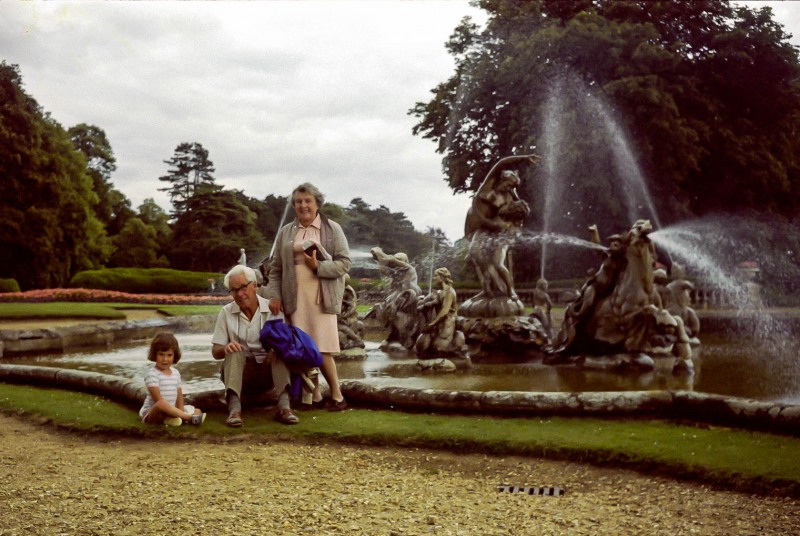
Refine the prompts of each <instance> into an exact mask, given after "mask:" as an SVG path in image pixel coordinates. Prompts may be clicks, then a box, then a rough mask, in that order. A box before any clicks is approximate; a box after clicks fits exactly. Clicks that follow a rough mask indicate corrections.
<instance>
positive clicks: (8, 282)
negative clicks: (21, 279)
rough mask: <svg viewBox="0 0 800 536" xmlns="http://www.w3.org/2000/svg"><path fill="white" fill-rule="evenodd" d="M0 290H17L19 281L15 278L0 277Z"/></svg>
mask: <svg viewBox="0 0 800 536" xmlns="http://www.w3.org/2000/svg"><path fill="white" fill-rule="evenodd" d="M1 292H19V283H17V280H16V279H0V293H1Z"/></svg>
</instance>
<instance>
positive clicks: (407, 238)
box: [322, 197, 431, 259]
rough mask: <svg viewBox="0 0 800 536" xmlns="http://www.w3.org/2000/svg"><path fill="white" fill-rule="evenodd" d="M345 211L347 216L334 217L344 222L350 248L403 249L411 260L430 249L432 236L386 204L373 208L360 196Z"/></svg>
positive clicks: (326, 209) (326, 206)
mask: <svg viewBox="0 0 800 536" xmlns="http://www.w3.org/2000/svg"><path fill="white" fill-rule="evenodd" d="M329 209H330V207H329V206H328V205H327V204H326V205H325V207H323V209H322V211H323V212H325V213H326V214H329V212H326V211H328V210H329ZM345 212H346V214H347V217H346V218H343V219H342V220H339V219H337V218H334V219H336V221H339V222H340V223H341V225H342V228H343V230H344V232H345V235H347V240H348V242H349V243H350V246H351V248H352V247H354V246H355V247H358V246H361V247H363V248H365V249H369V248H372V247H375V246H379V247H381V248H383V250H384V251H386V252H398V251H402V252H404V253H406V254H407V255H408V256H409V258H410V259H414V258H415V257H417V256H421V255H426V254H428V252H429V251H430V248H431V239H430V237H429V236H427V235H425V234H423V233H420V232H418V231H416V230H415V229H414V226H413V225H412V223H411V222H410V221H408V219H407V218H406V216H405V214H403V213H402V212H392V211H390V210H389V209H388V208H387V207H385V206H383V205H381V206H380V207H378V208H377V209H373V208H372V207H370V205H369V204H367V203H366V202H365V201H364V200H363V199H361V198H360V197H357V198H355V199H353V200H352V201H350V206H349V207H347V208H346V209H345ZM330 215H331V217H333V215H332V214H330Z"/></svg>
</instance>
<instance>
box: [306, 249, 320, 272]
mask: <svg viewBox="0 0 800 536" xmlns="http://www.w3.org/2000/svg"><path fill="white" fill-rule="evenodd" d="M303 257H305V261H306V266H308V267H309V268H310V269H311V270H313V272H314V273H315V274H316V273H317V267H318V266H319V263H318V262H317V250H316V249H315V250H314V251H312V252H311V255H308V254H306V252H303Z"/></svg>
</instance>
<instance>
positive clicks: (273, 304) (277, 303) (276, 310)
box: [269, 298, 283, 315]
mask: <svg viewBox="0 0 800 536" xmlns="http://www.w3.org/2000/svg"><path fill="white" fill-rule="evenodd" d="M282 309H283V302H282V301H281V300H279V299H277V298H273V299H271V300H269V310H270V312H271V313H272V314H274V315H279V314H280V313H281V310H282Z"/></svg>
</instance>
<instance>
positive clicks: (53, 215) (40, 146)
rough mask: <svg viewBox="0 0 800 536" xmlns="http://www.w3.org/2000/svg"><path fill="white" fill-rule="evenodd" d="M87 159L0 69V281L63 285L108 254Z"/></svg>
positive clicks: (12, 70)
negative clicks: (2, 279)
mask: <svg viewBox="0 0 800 536" xmlns="http://www.w3.org/2000/svg"><path fill="white" fill-rule="evenodd" d="M97 203H98V196H97V194H96V193H95V191H94V189H93V182H92V177H90V175H89V174H88V173H87V162H86V158H85V157H84V156H83V155H82V153H80V152H79V151H77V150H75V149H74V147H73V144H72V141H71V139H70V137H69V135H68V133H67V132H66V131H65V130H64V129H63V128H62V127H61V125H59V124H58V123H57V122H56V121H55V120H54V119H53V118H51V117H50V116H49V115H48V114H46V113H44V112H43V111H42V109H41V107H40V106H39V104H38V103H37V102H36V101H35V100H34V99H33V98H32V97H31V96H29V95H28V94H27V93H26V92H25V90H24V89H23V84H22V77H21V75H20V73H19V69H18V67H17V66H16V65H8V64H7V63H6V62H4V61H3V62H0V278H14V279H16V280H17V282H18V283H19V284H20V287H21V288H22V289H23V290H25V289H30V288H38V287H55V286H62V285H65V284H66V283H67V282H68V281H69V279H70V278H71V277H72V275H74V274H75V273H77V272H78V271H80V270H85V269H92V268H97V267H99V266H101V265H102V264H103V263H104V262H105V261H106V260H107V259H108V256H109V255H110V253H111V249H112V248H111V244H110V243H109V241H108V238H107V235H106V231H105V228H104V226H103V223H102V222H101V221H100V220H99V219H98V218H97V215H96V212H95V206H96V205H97Z"/></svg>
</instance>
